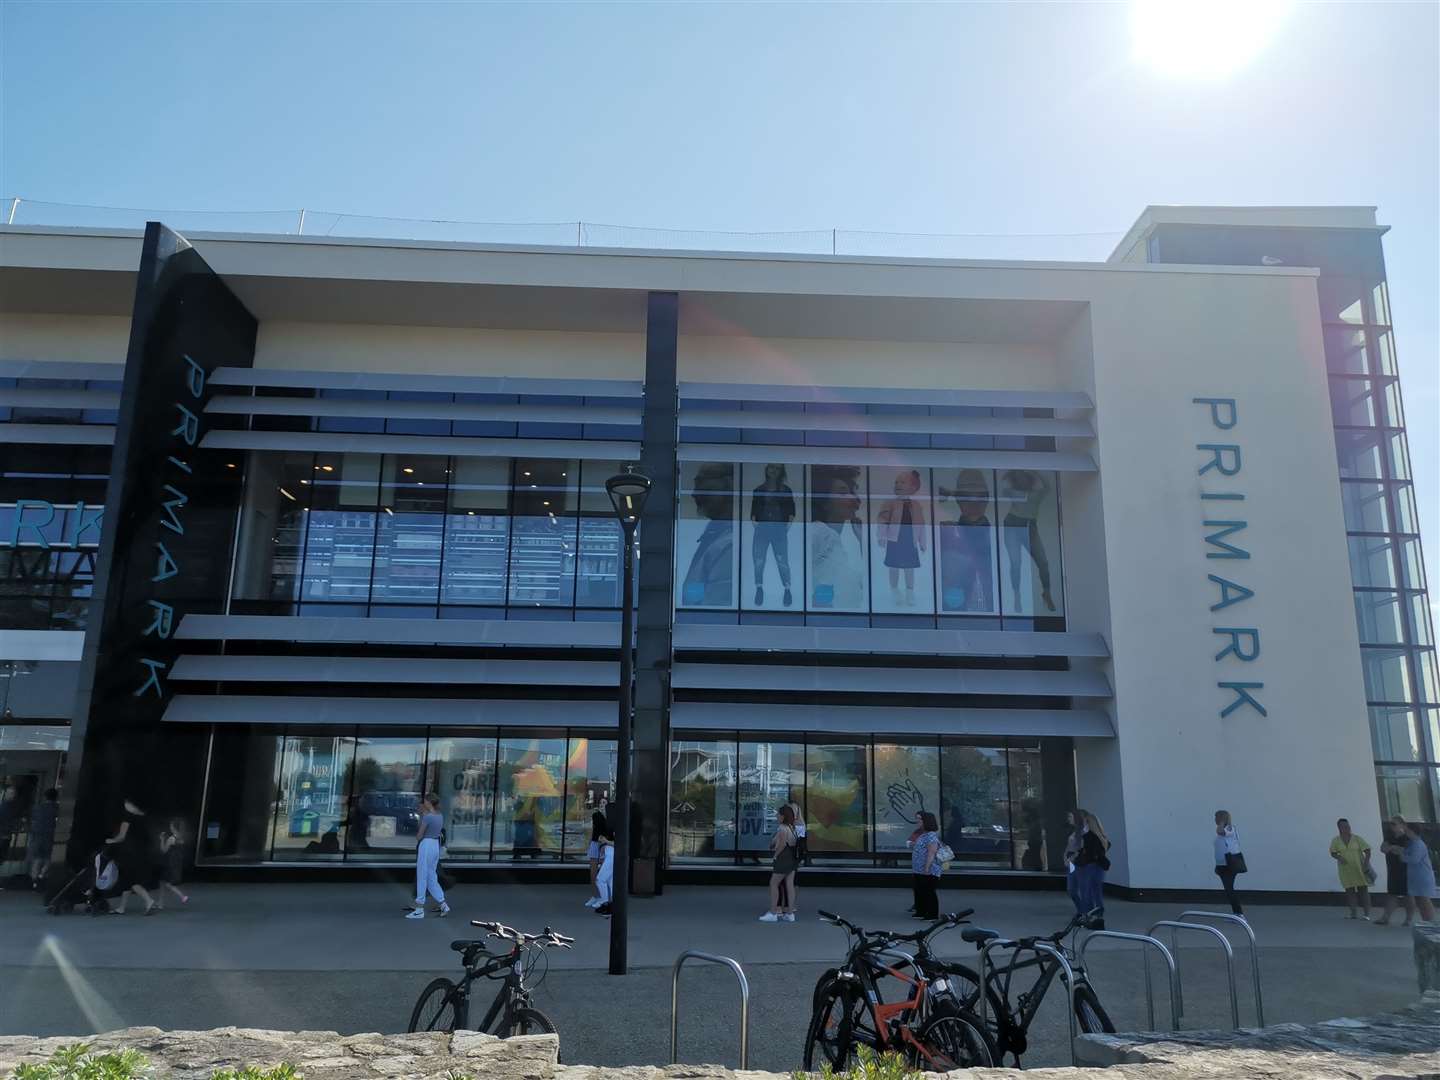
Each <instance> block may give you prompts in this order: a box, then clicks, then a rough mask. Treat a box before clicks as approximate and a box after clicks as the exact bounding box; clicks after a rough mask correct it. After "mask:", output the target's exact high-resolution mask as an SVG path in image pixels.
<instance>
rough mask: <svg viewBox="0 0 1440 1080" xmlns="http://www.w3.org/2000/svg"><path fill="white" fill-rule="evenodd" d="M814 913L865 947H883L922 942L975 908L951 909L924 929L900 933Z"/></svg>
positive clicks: (958, 920) (963, 919) (952, 924)
mask: <svg viewBox="0 0 1440 1080" xmlns="http://www.w3.org/2000/svg"><path fill="white" fill-rule="evenodd" d="M816 914H818V915H819V916H820V921H821V922H827V923H830V924H831V925H833V926H838V927H840V928H841V929H843V930H845V931H846V932H847V933H849V934H851V935H853V936H854V937H857V938H860V939H861V941H862V942H863V943H864V947H865V948H866V949H875V948H883V947H884V946H886V945H891V944H894V943H895V942H899V941H908V942H913V943H914V944H917V945H919V944H923V943H924V942H925V941H926V940H927V939H929V937H930V936H931V935H932V934H935V933H938V932H939V931H941V930H948V929H949V928H950V927H952V926H959V925H960V924H961V923H963V922H965V921H966V920H967V919H969V918H970V916H971V915H974V914H975V909H974V908H966V909H965V910H964V911H952V912H950V913H949V914H948V915H942V916H940V918H939V920H937V921H936V922H935V923H934V924H932V925H931V926H927V927H926V928H925V929H924V930H916V931H914V932H913V933H909V934H902V933H899V932H897V931H895V930H866V929H865V928H864V927H863V926H856V925H855V924H854V923H852V922H851V921H850V920H848V919H842V918H841V917H840V916H839V915H836V914H835V913H834V912H831V911H820V912H817V913H816Z"/></svg>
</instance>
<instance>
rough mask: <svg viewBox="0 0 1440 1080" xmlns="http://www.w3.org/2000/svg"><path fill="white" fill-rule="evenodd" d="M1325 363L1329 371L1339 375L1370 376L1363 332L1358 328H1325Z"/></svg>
mask: <svg viewBox="0 0 1440 1080" xmlns="http://www.w3.org/2000/svg"><path fill="white" fill-rule="evenodd" d="M1325 363H1326V366H1327V367H1328V368H1329V369H1330V370H1331V371H1334V372H1337V373H1340V374H1345V375H1370V374H1372V373H1373V372H1372V371H1371V361H1370V358H1369V351H1368V348H1367V346H1366V341H1365V331H1364V330H1361V329H1359V328H1358V327H1357V328H1352V327H1348V326H1327V327H1325Z"/></svg>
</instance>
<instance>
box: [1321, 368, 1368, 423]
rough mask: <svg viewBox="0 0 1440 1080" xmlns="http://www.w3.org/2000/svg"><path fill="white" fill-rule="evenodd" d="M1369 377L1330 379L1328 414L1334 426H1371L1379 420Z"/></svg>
mask: <svg viewBox="0 0 1440 1080" xmlns="http://www.w3.org/2000/svg"><path fill="white" fill-rule="evenodd" d="M1376 402H1377V398H1376V395H1375V389H1374V387H1373V386H1372V385H1371V383H1370V380H1369V379H1331V380H1330V414H1331V419H1332V420H1333V422H1334V424H1335V426H1336V427H1373V426H1374V425H1375V424H1376V423H1377V422H1378V421H1379V419H1380V418H1379V414H1378V412H1377V405H1376Z"/></svg>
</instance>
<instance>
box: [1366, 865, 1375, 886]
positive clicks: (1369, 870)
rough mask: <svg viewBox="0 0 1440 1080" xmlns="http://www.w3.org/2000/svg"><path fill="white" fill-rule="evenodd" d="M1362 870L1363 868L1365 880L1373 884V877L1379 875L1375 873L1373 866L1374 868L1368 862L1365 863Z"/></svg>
mask: <svg viewBox="0 0 1440 1080" xmlns="http://www.w3.org/2000/svg"><path fill="white" fill-rule="evenodd" d="M1364 870H1365V880H1366V881H1368V882H1369V883H1370V884H1371V885H1374V884H1375V879H1376V878H1377V877H1378V876H1379V875H1378V874H1376V873H1375V868H1374V867H1373V866H1371V865H1370V864H1369V863H1366V864H1365V866H1364Z"/></svg>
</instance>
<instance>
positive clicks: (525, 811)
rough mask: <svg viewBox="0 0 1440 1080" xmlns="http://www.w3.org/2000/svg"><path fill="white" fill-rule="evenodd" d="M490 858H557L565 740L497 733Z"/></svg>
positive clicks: (563, 798) (561, 811)
mask: <svg viewBox="0 0 1440 1080" xmlns="http://www.w3.org/2000/svg"><path fill="white" fill-rule="evenodd" d="M498 790H499V797H498V799H497V800H496V804H495V857H496V858H500V857H501V856H502V855H509V857H510V858H512V859H515V860H519V859H537V858H541V857H545V858H551V859H553V858H558V857H559V855H560V841H561V830H562V828H563V823H564V814H565V740H564V739H556V738H550V739H537V738H524V737H516V738H502V739H501V740H500V761H499V789H498Z"/></svg>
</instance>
